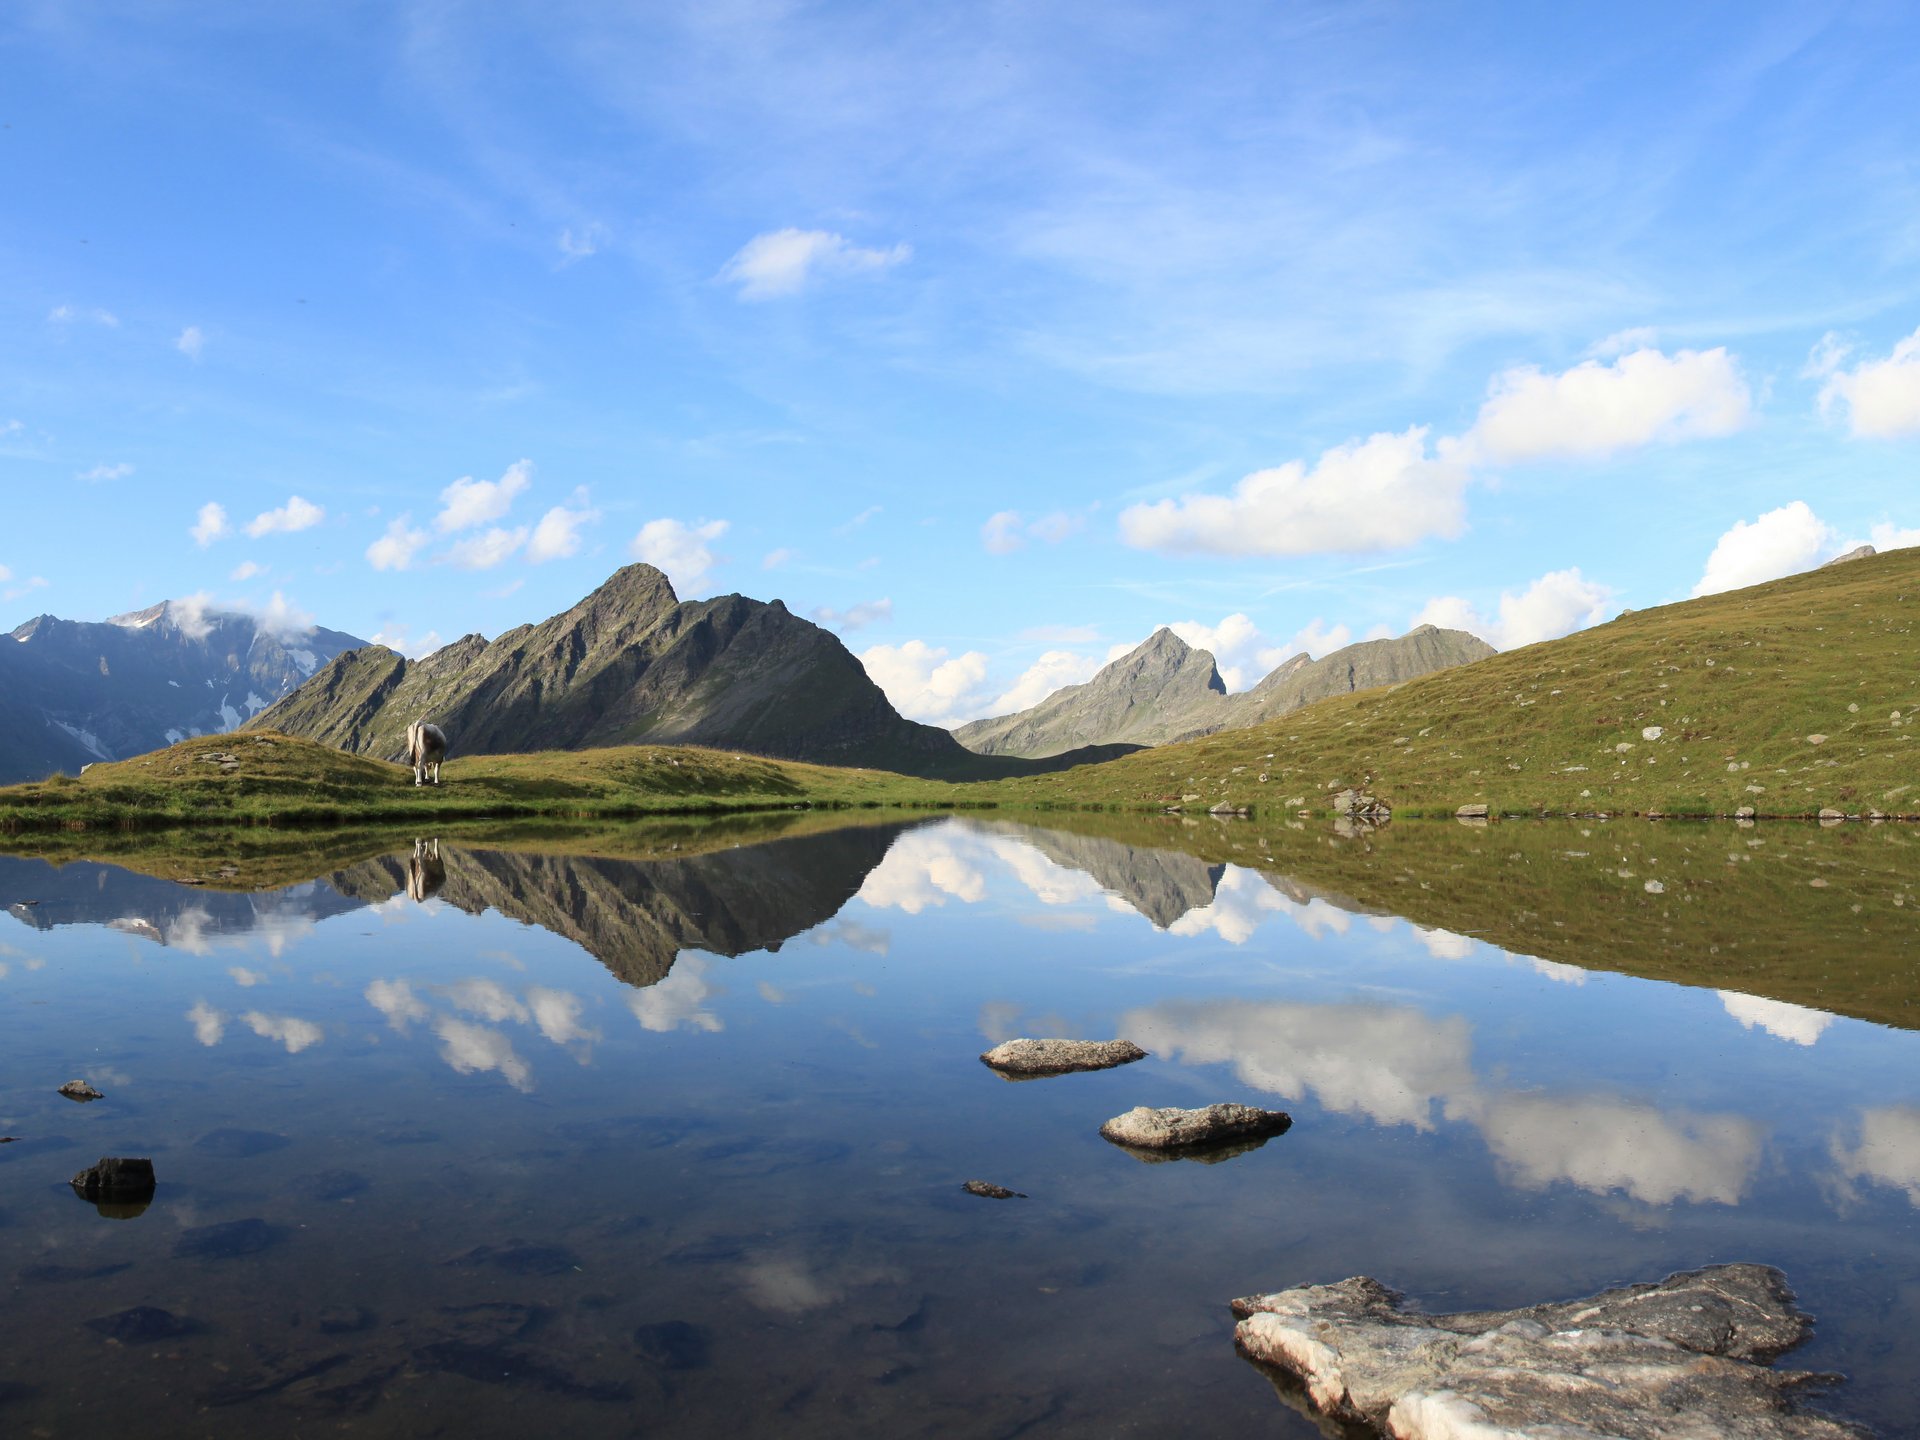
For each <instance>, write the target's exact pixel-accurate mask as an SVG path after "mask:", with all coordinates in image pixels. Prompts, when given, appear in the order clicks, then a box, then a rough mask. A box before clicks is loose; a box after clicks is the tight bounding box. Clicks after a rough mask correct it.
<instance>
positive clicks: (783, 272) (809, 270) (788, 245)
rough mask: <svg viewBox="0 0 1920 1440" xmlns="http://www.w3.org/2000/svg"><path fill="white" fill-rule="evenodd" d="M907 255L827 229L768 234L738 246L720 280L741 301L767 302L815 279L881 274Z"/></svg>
mask: <svg viewBox="0 0 1920 1440" xmlns="http://www.w3.org/2000/svg"><path fill="white" fill-rule="evenodd" d="M912 254H913V247H911V246H909V245H895V246H893V247H892V248H890V249H886V250H870V249H866V248H864V247H862V246H859V245H853V244H850V243H849V242H848V241H847V239H846V237H845V236H842V235H836V234H834V233H833V232H831V231H828V230H795V229H791V228H789V229H786V230H770V231H768V232H767V233H766V234H764V235H756V236H754V237H753V239H751V240H749V241H748V242H747V243H746V244H745V245H743V246H741V247H740V249H739V251H738V253H736V254H735V255H734V257H733V258H732V259H731V260H729V261H727V263H726V264H725V265H724V266H722V267H721V270H720V279H721V280H723V281H725V282H726V283H728V284H730V285H737V286H739V287H740V289H739V294H740V298H741V299H742V300H771V299H774V298H776V297H778V296H782V295H797V294H799V293H800V292H801V291H802V290H804V289H806V288H807V286H808V285H809V284H810V283H812V282H813V280H814V279H815V278H816V277H822V276H828V275H857V274H862V273H871V272H873V271H877V270H885V269H887V268H889V267H890V266H894V265H899V264H903V263H904V262H905V261H906V260H907V259H908V258H910V257H911V256H912Z"/></svg>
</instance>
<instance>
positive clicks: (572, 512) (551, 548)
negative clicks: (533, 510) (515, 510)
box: [527, 490, 600, 565]
mask: <svg viewBox="0 0 1920 1440" xmlns="http://www.w3.org/2000/svg"><path fill="white" fill-rule="evenodd" d="M599 520H600V512H599V511H598V510H595V509H594V508H593V507H592V506H591V505H589V504H587V492H586V491H585V490H576V491H575V492H574V494H573V498H572V500H571V501H570V502H569V503H568V504H566V505H556V506H554V507H553V508H552V509H551V510H549V511H547V513H546V514H544V515H542V516H541V517H540V521H539V523H538V524H537V525H535V526H534V527H533V534H532V535H531V536H530V537H529V538H528V540H527V563H528V564H529V565H544V564H546V563H547V561H549V560H565V559H567V558H568V557H570V556H573V555H578V554H579V553H580V532H581V530H582V529H584V528H585V527H586V526H589V525H594V524H598V523H599Z"/></svg>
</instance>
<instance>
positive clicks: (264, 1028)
mask: <svg viewBox="0 0 1920 1440" xmlns="http://www.w3.org/2000/svg"><path fill="white" fill-rule="evenodd" d="M240 1018H241V1019H242V1020H243V1021H245V1022H246V1025H247V1028H248V1029H249V1030H251V1031H253V1033H254V1034H256V1035H258V1036H260V1037H261V1038H262V1039H263V1040H278V1041H279V1042H280V1043H281V1044H282V1045H284V1046H286V1047H287V1053H288V1054H289V1055H298V1054H299V1053H300V1052H301V1051H302V1050H305V1049H307V1048H309V1047H310V1046H314V1045H318V1044H319V1043H320V1042H321V1040H322V1039H324V1038H325V1036H324V1034H323V1032H322V1031H321V1029H320V1027H319V1026H318V1025H316V1024H314V1023H313V1022H312V1021H311V1020H301V1019H299V1018H298V1017H296V1016H293V1015H266V1014H263V1013H261V1012H260V1011H258V1010H249V1011H247V1013H246V1014H244V1015H242V1016H241V1017H240Z"/></svg>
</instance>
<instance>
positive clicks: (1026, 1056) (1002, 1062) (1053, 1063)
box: [980, 1038, 1147, 1075]
mask: <svg viewBox="0 0 1920 1440" xmlns="http://www.w3.org/2000/svg"><path fill="white" fill-rule="evenodd" d="M1146 1058H1147V1052H1146V1051H1144V1050H1142V1049H1141V1048H1140V1047H1139V1046H1138V1045H1136V1044H1134V1043H1133V1042H1132V1041H1131V1040H1029V1039H1025V1038H1022V1039H1019V1040H1009V1041H1007V1042H1006V1043H1005V1044H1001V1045H996V1046H994V1047H993V1049H991V1050H989V1051H987V1053H986V1054H984V1055H982V1056H981V1057H980V1059H981V1062H982V1063H983V1064H985V1065H987V1066H989V1067H991V1068H992V1069H995V1070H998V1071H1001V1072H1002V1073H1004V1074H1008V1075H1066V1074H1069V1073H1071V1072H1073V1071H1076V1070H1111V1069H1112V1068H1113V1067H1114V1066H1116V1065H1131V1064H1132V1063H1133V1062H1134V1061H1136V1060H1144V1059H1146Z"/></svg>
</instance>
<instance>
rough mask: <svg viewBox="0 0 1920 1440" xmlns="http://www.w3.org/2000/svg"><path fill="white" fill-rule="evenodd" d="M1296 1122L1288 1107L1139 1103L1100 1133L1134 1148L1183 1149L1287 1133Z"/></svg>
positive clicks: (1113, 1140)
mask: <svg viewBox="0 0 1920 1440" xmlns="http://www.w3.org/2000/svg"><path fill="white" fill-rule="evenodd" d="M1292 1124H1293V1117H1292V1116H1290V1115H1288V1114H1287V1113H1286V1112H1285V1111H1284V1110H1258V1109H1255V1108H1254V1107H1253V1106H1251V1105H1234V1104H1223V1105H1206V1106H1202V1107H1201V1108H1200V1109H1198V1110H1180V1109H1175V1108H1173V1107H1171V1106H1162V1107H1159V1108H1155V1107H1153V1106H1149V1105H1136V1106H1135V1107H1134V1108H1133V1109H1131V1110H1129V1111H1127V1113H1126V1114H1124V1115H1116V1116H1114V1117H1113V1119H1111V1120H1109V1121H1107V1123H1106V1124H1104V1125H1102V1126H1101V1127H1100V1133H1101V1135H1102V1136H1104V1137H1105V1138H1106V1139H1108V1140H1110V1141H1112V1142H1113V1143H1114V1144H1115V1145H1124V1146H1126V1147H1127V1148H1128V1149H1130V1150H1155V1151H1181V1150H1201V1149H1206V1148H1208V1147H1210V1146H1215V1145H1229V1144H1232V1143H1234V1142H1236V1141H1241V1140H1253V1139H1265V1138H1266V1137H1268V1136H1270V1135H1283V1134H1285V1133H1286V1131H1287V1130H1288V1129H1289V1128H1290V1127H1291V1126H1292Z"/></svg>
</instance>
